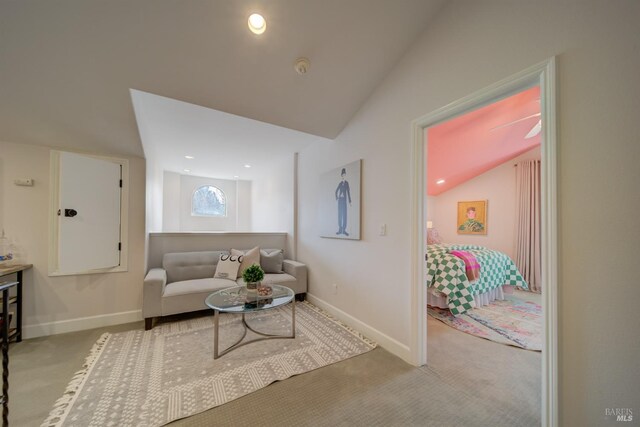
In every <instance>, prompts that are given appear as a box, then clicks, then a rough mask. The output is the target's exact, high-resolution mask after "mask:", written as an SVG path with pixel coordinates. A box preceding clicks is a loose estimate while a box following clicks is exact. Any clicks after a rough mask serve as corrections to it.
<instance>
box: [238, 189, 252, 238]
mask: <svg viewBox="0 0 640 427" xmlns="http://www.w3.org/2000/svg"><path fill="white" fill-rule="evenodd" d="M252 184H253V183H252V182H251V181H246V180H241V179H238V180H236V194H237V197H236V206H237V209H236V231H251V216H252V214H253V210H252V209H251V206H252V204H253V192H252V190H251V188H252V187H253V185H252Z"/></svg>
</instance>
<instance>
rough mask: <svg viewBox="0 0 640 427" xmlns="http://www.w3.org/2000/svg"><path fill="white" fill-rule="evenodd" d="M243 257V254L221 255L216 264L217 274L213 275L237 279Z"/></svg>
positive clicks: (219, 277)
mask: <svg viewBox="0 0 640 427" xmlns="http://www.w3.org/2000/svg"><path fill="white" fill-rule="evenodd" d="M242 258H243V257H242V255H239V256H238V255H220V259H219V260H218V265H217V266H216V274H214V275H213V277H216V278H218V279H230V280H233V281H235V280H236V278H237V277H238V269H239V268H240V264H241V263H242Z"/></svg>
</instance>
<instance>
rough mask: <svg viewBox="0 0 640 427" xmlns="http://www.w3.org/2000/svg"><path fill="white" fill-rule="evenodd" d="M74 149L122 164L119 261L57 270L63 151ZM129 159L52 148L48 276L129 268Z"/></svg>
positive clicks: (118, 270)
mask: <svg viewBox="0 0 640 427" xmlns="http://www.w3.org/2000/svg"><path fill="white" fill-rule="evenodd" d="M64 152H66V153H73V154H79V155H82V156H87V157H92V158H95V159H100V160H106V161H108V162H111V163H115V164H117V165H120V166H121V167H122V191H121V192H120V242H121V243H122V245H121V249H120V265H119V266H117V267H113V268H103V269H96V270H85V271H74V272H60V271H58V237H59V225H58V219H57V211H58V205H59V203H58V202H59V200H60V180H59V179H60V153H64ZM128 243H129V160H127V159H122V158H118V157H107V156H98V155H94V154H88V153H83V152H80V151H71V150H64V151H63V150H51V152H50V156H49V251H48V254H49V262H48V265H49V267H48V276H49V277H55V276H76V275H82V274H98V273H118V272H124V271H129V244H128Z"/></svg>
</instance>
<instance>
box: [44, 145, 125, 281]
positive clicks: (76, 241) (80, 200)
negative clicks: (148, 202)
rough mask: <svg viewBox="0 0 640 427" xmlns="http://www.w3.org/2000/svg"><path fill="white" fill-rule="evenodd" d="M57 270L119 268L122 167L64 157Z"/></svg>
mask: <svg viewBox="0 0 640 427" xmlns="http://www.w3.org/2000/svg"><path fill="white" fill-rule="evenodd" d="M59 171H60V173H59V185H60V187H59V206H58V209H59V211H58V212H55V213H54V214H58V221H59V222H58V230H59V234H58V271H59V272H60V273H74V272H75V273H79V272H86V271H89V270H97V269H105V268H112V267H117V266H118V265H120V197H121V191H122V188H121V174H122V169H121V165H119V164H117V163H113V162H110V161H107V160H102V159H97V158H95V157H89V156H83V155H80V154H73V153H65V152H62V153H60V169H59Z"/></svg>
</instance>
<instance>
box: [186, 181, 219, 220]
mask: <svg viewBox="0 0 640 427" xmlns="http://www.w3.org/2000/svg"><path fill="white" fill-rule="evenodd" d="M191 215H192V216H227V197H226V196H225V194H224V192H223V191H222V190H221V189H219V188H218V187H214V186H213V185H203V186H202V187H199V188H197V189H196V191H194V192H193V196H192V197H191Z"/></svg>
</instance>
